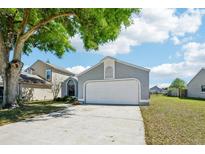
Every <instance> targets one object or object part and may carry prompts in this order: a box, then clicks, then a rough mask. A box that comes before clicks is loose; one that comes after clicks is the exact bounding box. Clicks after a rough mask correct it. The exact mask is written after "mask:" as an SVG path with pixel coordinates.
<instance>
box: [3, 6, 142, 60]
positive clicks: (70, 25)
mask: <svg viewBox="0 0 205 154" xmlns="http://www.w3.org/2000/svg"><path fill="white" fill-rule="evenodd" d="M138 12H139V9H27V10H26V9H14V8H12V9H0V28H1V29H0V31H1V32H2V33H3V38H4V40H5V42H7V45H8V46H9V48H10V49H9V50H13V49H14V48H15V44H16V43H17V37H18V35H20V34H19V33H24V34H26V33H29V31H31V30H32V28H33V27H35V26H37V25H38V24H39V23H41V22H45V21H46V20H47V19H49V18H51V17H54V16H58V15H61V14H62V16H59V17H57V18H55V20H49V22H48V23H46V24H45V25H44V24H42V25H41V26H39V27H38V28H36V29H35V30H34V31H33V33H32V34H31V35H30V37H29V38H28V39H27V40H26V41H25V45H24V47H23V52H24V53H26V54H29V53H30V52H32V49H33V48H38V49H39V50H41V51H46V52H47V51H50V52H53V53H54V54H56V55H57V56H59V57H61V56H62V55H63V54H64V52H65V51H75V49H74V48H73V47H72V44H71V42H70V38H71V37H73V36H74V35H76V34H79V35H80V38H81V39H82V40H83V43H84V47H85V49H86V50H90V49H91V50H92V49H94V50H97V49H98V47H99V45H101V44H104V43H107V42H109V41H113V40H115V39H116V38H117V36H118V34H119V33H120V30H121V27H122V26H125V27H127V26H129V25H130V24H131V23H132V20H131V16H132V14H133V13H138ZM66 13H67V15H66ZM63 14H65V15H64V16H63ZM23 21H24V23H22V22H23ZM21 29H24V30H23V31H21ZM20 31H21V32H20Z"/></svg>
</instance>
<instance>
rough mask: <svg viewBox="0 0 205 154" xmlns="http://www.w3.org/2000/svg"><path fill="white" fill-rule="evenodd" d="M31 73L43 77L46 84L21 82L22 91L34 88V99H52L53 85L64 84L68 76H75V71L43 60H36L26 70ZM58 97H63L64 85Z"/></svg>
mask: <svg viewBox="0 0 205 154" xmlns="http://www.w3.org/2000/svg"><path fill="white" fill-rule="evenodd" d="M25 72H27V73H28V74H29V75H33V76H36V77H38V78H39V79H42V81H44V84H40V85H38V84H32V85H31V84H29V83H21V88H22V92H24V91H28V90H29V89H31V90H32V94H33V98H32V100H52V99H53V98H54V96H53V92H52V89H53V86H57V85H59V84H62V83H63V82H64V81H65V80H66V79H67V78H68V77H70V76H74V75H75V74H74V73H71V72H70V71H68V70H66V69H64V68H60V67H57V66H55V65H52V64H50V63H47V62H43V61H41V60H38V61H36V62H35V63H34V64H33V65H31V66H30V67H29V68H27V69H26V70H25ZM58 97H62V87H61V86H60V89H59V94H58Z"/></svg>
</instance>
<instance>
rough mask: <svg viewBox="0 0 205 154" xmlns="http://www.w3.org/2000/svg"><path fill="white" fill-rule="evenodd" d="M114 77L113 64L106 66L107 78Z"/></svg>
mask: <svg viewBox="0 0 205 154" xmlns="http://www.w3.org/2000/svg"><path fill="white" fill-rule="evenodd" d="M112 78H113V68H112V67H111V66H108V67H106V69H105V79H112Z"/></svg>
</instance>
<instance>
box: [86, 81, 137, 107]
mask: <svg viewBox="0 0 205 154" xmlns="http://www.w3.org/2000/svg"><path fill="white" fill-rule="evenodd" d="M84 88H85V89H84V96H85V97H84V98H85V103H88V104H130V105H138V104H139V100H140V92H141V89H140V82H139V81H138V80H137V79H115V80H92V81H88V82H87V83H86V84H85V85H84Z"/></svg>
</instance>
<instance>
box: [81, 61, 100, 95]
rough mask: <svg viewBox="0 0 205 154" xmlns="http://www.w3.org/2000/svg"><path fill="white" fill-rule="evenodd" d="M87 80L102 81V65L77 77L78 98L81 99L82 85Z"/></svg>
mask: <svg viewBox="0 0 205 154" xmlns="http://www.w3.org/2000/svg"><path fill="white" fill-rule="evenodd" d="M88 80H104V64H103V63H102V64H100V65H98V66H97V67H94V68H93V69H91V70H89V71H88V72H86V73H85V74H82V75H81V76H78V98H79V99H82V98H83V84H84V83H85V82H86V81H88Z"/></svg>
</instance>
